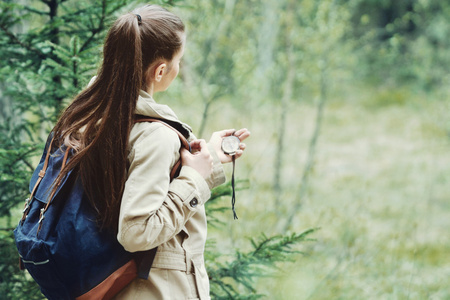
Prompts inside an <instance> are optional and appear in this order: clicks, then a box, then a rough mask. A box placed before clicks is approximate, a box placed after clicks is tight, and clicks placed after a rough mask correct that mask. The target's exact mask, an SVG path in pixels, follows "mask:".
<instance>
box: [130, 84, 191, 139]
mask: <svg viewBox="0 0 450 300" xmlns="http://www.w3.org/2000/svg"><path fill="white" fill-rule="evenodd" d="M135 114H136V115H143V116H146V117H151V118H157V119H161V120H167V121H170V122H173V123H176V124H179V125H180V126H181V127H183V128H184V129H186V130H187V131H188V132H189V133H191V132H192V128H191V127H190V126H189V125H187V124H185V123H183V122H181V121H180V120H179V119H178V117H177V115H176V114H175V112H174V111H173V110H172V109H171V108H170V107H169V106H167V105H164V104H159V103H156V102H155V100H154V99H153V98H152V96H150V94H148V93H147V92H145V91H143V90H141V91H140V92H139V98H138V101H137V103H136V110H135Z"/></svg>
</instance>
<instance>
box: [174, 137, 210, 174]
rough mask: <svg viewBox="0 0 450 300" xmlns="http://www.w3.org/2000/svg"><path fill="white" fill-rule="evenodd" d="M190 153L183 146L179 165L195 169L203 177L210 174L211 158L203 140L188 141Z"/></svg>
mask: <svg viewBox="0 0 450 300" xmlns="http://www.w3.org/2000/svg"><path fill="white" fill-rule="evenodd" d="M190 145H191V150H192V153H190V152H189V151H188V150H186V149H185V148H183V149H182V150H181V152H180V155H181V165H183V166H189V167H191V168H193V169H195V170H196V171H197V172H198V173H200V175H202V177H203V178H205V179H206V178H208V177H209V176H211V173H212V170H213V158H212V156H211V154H210V153H209V150H208V146H207V145H206V141H205V140H193V141H191V143H190Z"/></svg>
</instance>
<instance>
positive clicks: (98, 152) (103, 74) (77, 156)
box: [53, 6, 184, 232]
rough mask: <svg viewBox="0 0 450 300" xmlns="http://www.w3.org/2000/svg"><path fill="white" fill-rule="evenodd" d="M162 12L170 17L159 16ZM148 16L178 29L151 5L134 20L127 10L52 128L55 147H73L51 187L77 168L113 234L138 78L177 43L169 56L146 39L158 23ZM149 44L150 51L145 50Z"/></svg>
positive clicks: (140, 86)
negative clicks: (94, 70) (90, 78)
mask: <svg viewBox="0 0 450 300" xmlns="http://www.w3.org/2000/svg"><path fill="white" fill-rule="evenodd" d="M161 12H163V13H161ZM161 15H162V16H161ZM165 15H170V16H171V18H167V17H166V18H164V16H165ZM152 16H153V17H155V16H157V17H158V22H162V23H168V24H169V26H168V25H166V26H163V27H166V28H167V27H169V28H170V27H173V28H177V29H175V30H173V31H177V30H179V28H181V27H180V25H179V23H181V20H179V19H178V18H177V17H176V16H174V15H172V14H171V13H169V12H167V11H166V10H164V9H162V8H159V7H157V6H145V7H143V8H142V9H141V11H140V20H139V18H138V17H137V16H136V14H133V13H128V14H125V15H123V16H121V17H119V18H118V19H117V21H116V22H115V23H114V24H113V26H112V27H111V29H110V30H109V32H108V35H107V37H106V40H105V44H104V49H103V53H104V58H103V63H102V66H101V68H100V70H99V73H98V76H97V78H96V79H95V80H94V82H93V83H92V84H91V85H89V86H88V87H87V88H86V89H85V90H84V91H82V92H81V93H80V94H79V95H78V96H76V97H75V99H74V100H73V102H72V103H71V104H70V105H69V107H68V108H67V109H66V110H65V111H64V112H63V113H62V115H61V117H60V118H59V120H58V122H57V124H56V126H55V128H54V129H53V132H54V136H55V141H54V146H55V147H60V146H62V145H63V144H65V145H66V146H71V147H72V148H73V149H74V154H73V156H72V157H71V159H70V160H69V161H68V163H67V165H66V166H65V167H64V169H63V170H62V171H61V173H60V175H59V176H58V177H57V179H56V182H55V184H54V189H55V190H56V188H57V186H58V184H59V183H60V182H61V181H62V179H63V178H64V177H65V176H66V175H67V173H68V172H69V170H71V169H75V170H77V172H78V175H79V176H80V178H81V180H82V183H83V186H84V189H85V192H86V193H87V195H88V198H89V201H90V203H91V205H92V207H93V208H94V209H95V210H96V212H97V214H98V221H99V226H100V228H105V229H109V230H112V231H113V232H117V225H118V218H119V211H120V202H121V198H122V193H123V189H124V185H125V181H126V176H127V157H128V140H129V135H130V131H131V128H132V126H133V120H134V112H135V109H136V103H137V99H138V97H139V91H140V90H141V89H146V82H147V80H148V79H146V78H145V77H144V74H145V71H146V70H147V69H148V67H149V66H150V64H151V63H152V62H153V61H154V60H155V59H157V58H158V57H160V56H161V53H163V54H164V52H165V56H170V57H169V58H168V59H171V58H172V57H173V54H174V53H175V52H176V51H177V50H178V49H179V48H180V47H181V44H180V46H178V48H176V47H177V46H175V47H171V48H172V49H171V52H172V54H170V53H167V49H168V48H167V45H164V43H161V41H156V43H155V41H153V42H152V41H151V40H150V41H149V39H148V38H147V37H146V36H148V34H147V35H146V32H148V31H150V35H153V34H155V33H157V31H158V28H155V24H158V22H156V23H155V22H152ZM174 19H176V20H179V21H178V22H176V23H177V24H176V26H175V27H174V26H170V23H173V20H174ZM181 24H182V23H181ZM182 30H184V25H183V26H182ZM169 35H170V36H171V37H170V38H173V37H175V36H179V32H172V33H171V34H169ZM156 36H158V37H159V35H158V34H157V35H156ZM153 40H155V39H153ZM178 40H179V38H178ZM172 44H173V42H172ZM175 44H178V41H176V42H175ZM149 45H151V46H150V48H152V52H147V50H148V48H149ZM160 49H163V51H161V50H160ZM144 50H145V51H144ZM143 54H144V55H143ZM163 57H164V55H163ZM164 58H166V57H164Z"/></svg>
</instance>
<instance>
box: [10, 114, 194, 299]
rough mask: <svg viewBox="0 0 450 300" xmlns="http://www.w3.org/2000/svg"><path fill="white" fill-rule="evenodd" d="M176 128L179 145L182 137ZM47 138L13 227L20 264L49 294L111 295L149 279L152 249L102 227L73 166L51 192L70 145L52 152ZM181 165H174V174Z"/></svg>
mask: <svg viewBox="0 0 450 300" xmlns="http://www.w3.org/2000/svg"><path fill="white" fill-rule="evenodd" d="M144 121H145V122H160V123H162V124H164V125H166V126H168V127H169V128H171V129H173V130H175V131H176V132H177V133H178V136H179V137H180V140H181V141H182V145H183V146H184V147H186V148H189V144H188V142H187V141H186V139H185V138H184V136H183V135H182V134H181V133H180V132H179V131H177V130H176V129H175V128H173V127H171V126H169V125H168V124H166V123H164V122H162V121H160V120H157V119H150V118H146V119H139V120H137V121H136V122H144ZM51 144H52V140H51V137H49V140H48V141H47V144H46V147H45V150H44V153H43V154H42V158H41V160H40V163H39V165H38V166H37V168H36V170H35V171H34V173H33V175H32V177H31V181H30V192H31V196H30V197H29V198H28V199H27V200H26V205H25V209H24V214H23V217H22V219H21V220H20V222H19V225H18V226H17V227H16V229H15V230H14V236H15V241H16V246H17V249H18V251H19V255H20V262H21V263H20V264H21V268H22V269H23V268H26V269H27V270H28V272H29V273H30V275H31V276H32V277H33V279H34V280H35V281H36V282H37V283H38V285H39V286H40V288H41V291H42V293H43V294H44V295H45V296H46V297H47V298H48V299H57V300H63V299H80V300H86V299H92V300H93V299H95V300H97V299H111V298H112V297H113V296H114V295H116V294H117V293H118V292H119V291H120V290H122V289H123V288H124V287H125V286H126V285H127V284H128V283H130V282H131V281H132V280H133V279H134V278H136V277H140V278H143V279H147V278H148V275H149V271H150V268H151V265H152V262H153V259H154V257H155V254H156V250H157V249H156V248H154V249H151V250H148V251H143V252H137V253H130V252H128V251H126V250H125V249H124V248H123V247H122V245H120V243H119V242H118V241H117V238H116V236H115V235H113V234H111V233H109V232H107V231H100V230H99V228H98V226H97V222H96V221H97V215H96V213H95V211H94V210H93V208H92V207H91V206H90V204H89V201H88V199H87V196H86V193H85V192H84V189H83V186H82V183H81V180H80V178H79V176H77V174H76V172H74V170H71V171H70V172H69V173H68V175H67V176H66V177H65V178H64V179H63V180H62V182H61V184H60V185H59V186H58V188H57V190H56V192H55V193H54V194H53V195H50V192H51V190H52V184H53V182H54V180H55V179H56V177H57V176H58V174H59V173H60V171H61V169H62V168H63V166H64V165H65V163H66V161H67V159H70V155H71V152H72V151H71V149H70V148H66V147H62V148H57V149H55V150H54V151H53V153H51V152H52V151H51V149H52V147H51ZM180 166H181V164H180V161H178V163H177V165H176V166H175V167H174V168H173V170H172V174H171V176H172V178H173V177H174V176H176V175H175V174H176V172H177V171H178V169H179V167H180Z"/></svg>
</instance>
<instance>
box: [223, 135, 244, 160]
mask: <svg viewBox="0 0 450 300" xmlns="http://www.w3.org/2000/svg"><path fill="white" fill-rule="evenodd" d="M240 143H241V141H240V140H239V138H238V137H237V136H234V135H231V136H227V137H224V138H223V140H222V150H223V152H224V153H226V154H230V155H234V154H235V153H236V150H239V144H240Z"/></svg>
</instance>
